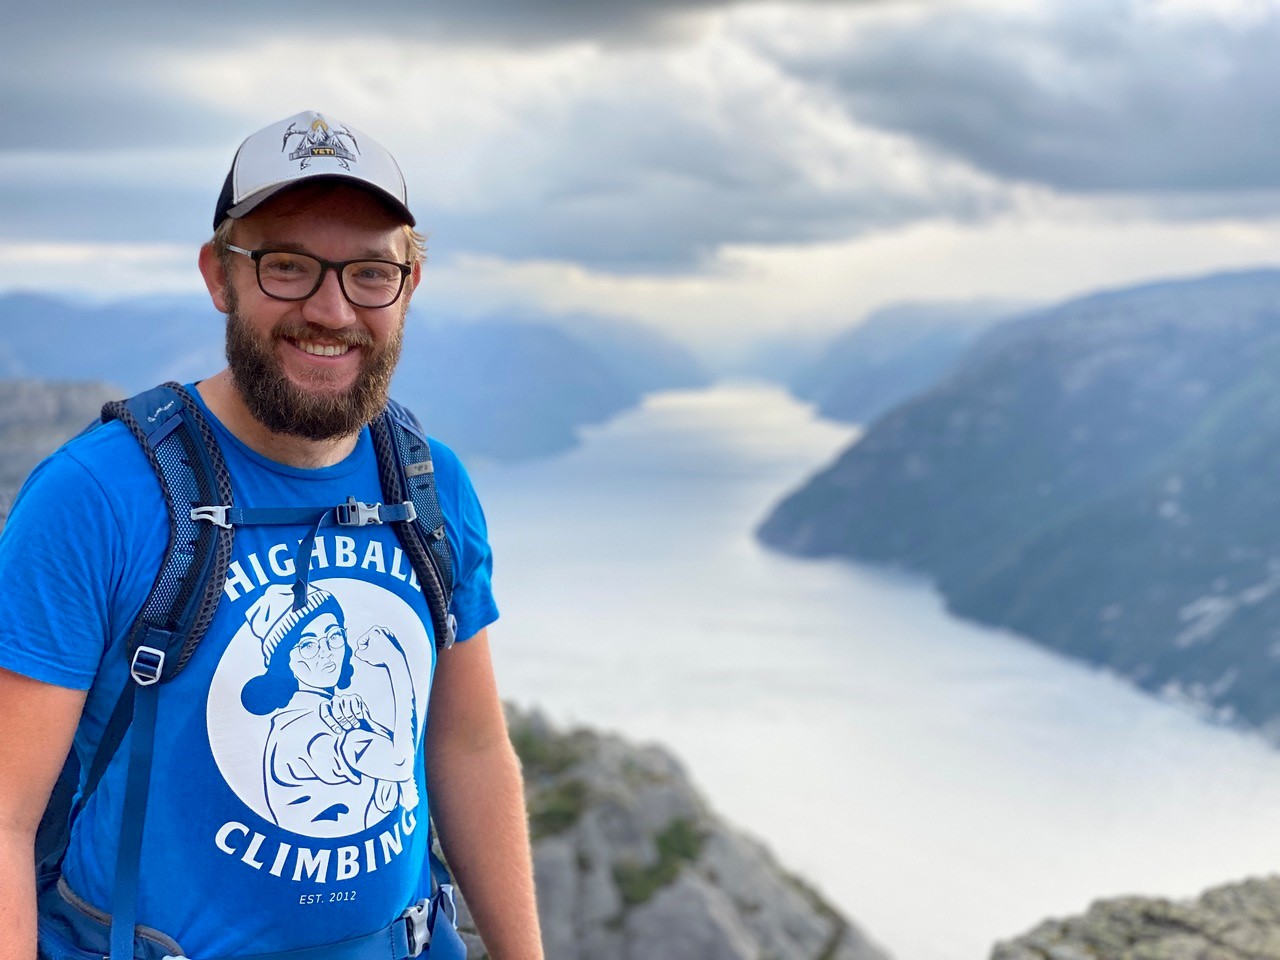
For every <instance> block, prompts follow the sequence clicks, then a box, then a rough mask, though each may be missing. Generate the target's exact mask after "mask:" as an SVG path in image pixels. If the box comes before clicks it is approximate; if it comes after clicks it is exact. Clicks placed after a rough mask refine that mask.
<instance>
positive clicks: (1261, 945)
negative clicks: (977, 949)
mask: <svg viewBox="0 0 1280 960" xmlns="http://www.w3.org/2000/svg"><path fill="white" fill-rule="evenodd" d="M991 960H1280V877H1267V878H1265V879H1256V880H1246V881H1244V882H1242V883H1234V884H1229V885H1227V886H1222V887H1217V888H1215V889H1213V890H1210V891H1208V892H1207V893H1205V894H1204V895H1203V896H1201V897H1200V898H1199V899H1197V900H1194V901H1192V902H1188V903H1181V902H1176V901H1170V900H1160V899H1150V898H1143V897H1120V898H1117V899H1113V900H1100V901H1098V902H1097V903H1095V904H1093V905H1092V906H1090V907H1089V909H1088V911H1086V912H1085V914H1084V915H1083V916H1079V917H1071V918H1070V919H1067V920H1046V921H1045V922H1044V923H1042V924H1040V925H1039V926H1038V927H1036V928H1035V929H1034V930H1032V931H1031V932H1029V933H1026V934H1023V935H1022V936H1020V937H1017V938H1016V939H1013V940H1009V941H1006V942H1003V943H998V944H996V946H995V948H994V950H993V951H992V953H991Z"/></svg>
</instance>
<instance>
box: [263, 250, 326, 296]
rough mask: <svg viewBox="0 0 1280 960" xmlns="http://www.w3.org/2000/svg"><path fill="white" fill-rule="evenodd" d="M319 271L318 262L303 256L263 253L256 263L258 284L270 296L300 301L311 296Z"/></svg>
mask: <svg viewBox="0 0 1280 960" xmlns="http://www.w3.org/2000/svg"><path fill="white" fill-rule="evenodd" d="M320 270H321V267H320V261H319V260H316V259H315V258H314V257H308V256H306V255H305V254H301V253H265V254H263V255H262V258H261V259H260V260H259V261H258V282H259V283H260V284H261V285H262V290H263V292H264V293H267V294H269V295H270V296H273V297H282V298H284V299H285V300H300V299H302V298H303V297H308V296H310V295H311V291H312V290H314V289H315V287H316V279H317V278H318V277H319V276H320Z"/></svg>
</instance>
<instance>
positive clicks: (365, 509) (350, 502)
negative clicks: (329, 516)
mask: <svg viewBox="0 0 1280 960" xmlns="http://www.w3.org/2000/svg"><path fill="white" fill-rule="evenodd" d="M334 514H335V516H336V517H337V518H338V524H339V526H343V527H364V526H368V525H369V524H371V523H382V504H380V503H361V502H360V501H359V500H357V499H356V498H355V497H347V502H346V503H340V504H338V505H337V506H336V507H335V508H334Z"/></svg>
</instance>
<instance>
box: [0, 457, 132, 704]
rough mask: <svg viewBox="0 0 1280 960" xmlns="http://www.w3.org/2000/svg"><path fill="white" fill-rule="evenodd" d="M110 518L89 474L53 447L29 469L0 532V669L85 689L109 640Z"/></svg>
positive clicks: (113, 564) (115, 552)
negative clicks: (0, 609)
mask: <svg viewBox="0 0 1280 960" xmlns="http://www.w3.org/2000/svg"><path fill="white" fill-rule="evenodd" d="M122 542H123V540H122V536H121V530H120V525H119V522H118V520H117V518H116V516H115V513H114V512H113V510H112V508H111V504H110V502H109V501H108V499H107V497H106V494H105V492H104V491H103V490H102V488H101V486H99V484H98V482H97V480H96V479H95V478H94V477H93V475H92V474H91V473H90V471H89V470H87V469H86V468H85V467H84V466H83V465H82V464H81V463H80V462H78V461H77V460H76V459H75V458H74V457H72V456H70V455H69V454H67V453H66V451H65V450H64V451H59V452H58V453H55V454H54V455H53V456H51V457H49V458H48V459H46V460H45V461H44V462H43V463H41V464H40V465H39V466H38V467H36V469H35V470H34V471H33V472H32V474H31V476H30V477H28V478H27V482H26V483H25V484H24V485H23V488H22V490H21V491H20V492H19V494H18V498H17V500H16V502H15V503H14V506H13V510H12V512H11V513H10V514H9V519H8V522H7V523H6V525H5V528H4V532H3V534H0V596H3V600H4V602H3V608H4V614H3V616H0V667H4V668H6V669H8V670H12V671H14V672H16V673H21V674H24V675H25V676H28V677H31V678H33V679H36V680H41V681H44V682H46V683H53V684H57V685H58V686H62V687H71V688H74V689H77V690H87V689H88V688H89V686H90V685H91V684H92V682H93V678H94V676H95V674H96V673H97V671H98V664H99V662H100V661H101V659H102V654H103V651H104V650H105V649H106V647H107V645H108V643H109V639H110V633H111V630H110V597H111V595H112V592H113V591H112V583H113V581H114V580H115V578H116V576H117V572H118V571H119V569H120V563H119V561H120V556H121V552H122Z"/></svg>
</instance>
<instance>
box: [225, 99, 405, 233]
mask: <svg viewBox="0 0 1280 960" xmlns="http://www.w3.org/2000/svg"><path fill="white" fill-rule="evenodd" d="M313 179H326V180H337V179H341V180H349V181H351V182H352V183H353V184H355V185H356V186H360V187H364V188H365V189H366V190H369V191H370V192H371V193H374V194H377V195H378V196H379V197H380V198H381V199H382V200H384V201H385V202H386V203H387V205H388V206H389V207H391V209H393V210H394V211H395V212H396V213H397V214H399V215H400V216H402V217H404V220H405V223H407V224H408V225H409V226H411V227H412V226H414V219H413V214H411V213H410V212H409V201H408V197H407V195H406V193H405V185H404V174H402V173H401V172H400V166H399V164H397V163H396V161H395V158H394V157H393V156H391V154H390V153H388V152H387V149H386V147H384V146H382V145H381V144H380V143H378V142H377V141H375V140H374V139H373V138H372V137H369V136H366V135H365V134H363V133H361V132H360V131H359V130H357V129H355V128H354V127H352V126H351V125H350V124H346V123H343V122H342V121H340V120H338V119H336V118H334V117H332V116H328V115H325V114H321V113H317V112H315V111H314V110H306V111H303V112H302V113H299V114H295V115H294V116H292V117H289V118H288V119H286V120H281V121H280V122H279V123H273V124H272V125H271V126H269V127H264V128H263V129H261V130H259V131H258V132H257V133H255V134H253V135H251V136H250V137H249V138H248V139H247V140H245V142H244V143H242V144H240V149H239V150H237V151H236V156H235V159H234V160H232V161H231V170H230V171H229V172H228V173H227V180H226V183H224V184H223V185H222V193H221V194H220V195H219V197H218V206H217V208H216V209H215V210H214V213H213V228H214V229H215V230H216V229H218V224H220V223H221V222H222V221H223V220H225V219H226V218H227V217H232V218H238V217H243V216H244V215H245V214H247V213H248V212H249V211H251V210H252V209H253V208H254V207H256V206H258V204H260V203H262V202H264V201H266V200H268V199H270V198H271V197H273V196H275V195H276V194H277V193H279V192H280V191H281V190H285V189H288V188H289V187H292V186H296V185H297V184H299V183H305V182H306V181H308V180H313Z"/></svg>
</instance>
